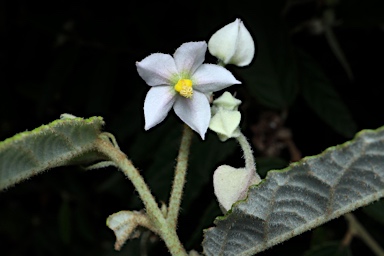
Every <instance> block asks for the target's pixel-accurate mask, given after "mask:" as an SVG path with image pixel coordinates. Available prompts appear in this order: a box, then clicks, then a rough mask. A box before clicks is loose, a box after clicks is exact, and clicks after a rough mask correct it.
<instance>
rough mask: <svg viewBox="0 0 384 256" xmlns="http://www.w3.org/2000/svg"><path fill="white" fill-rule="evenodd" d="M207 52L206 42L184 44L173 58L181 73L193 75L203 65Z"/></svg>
mask: <svg viewBox="0 0 384 256" xmlns="http://www.w3.org/2000/svg"><path fill="white" fill-rule="evenodd" d="M206 51H207V43H206V42H204V41H201V42H189V43H184V44H182V45H181V46H180V47H179V48H177V50H176V51H175V53H174V54H173V57H174V58H175V63H176V66H177V70H178V71H179V73H181V74H183V73H185V72H186V73H188V75H192V74H193V73H194V72H195V70H196V69H197V68H198V67H199V66H200V65H201V64H203V62H204V59H205V52H206Z"/></svg>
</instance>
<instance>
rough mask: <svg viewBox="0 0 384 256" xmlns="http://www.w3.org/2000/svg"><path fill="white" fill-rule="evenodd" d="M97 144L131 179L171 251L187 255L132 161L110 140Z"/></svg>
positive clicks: (100, 141) (174, 253)
mask: <svg viewBox="0 0 384 256" xmlns="http://www.w3.org/2000/svg"><path fill="white" fill-rule="evenodd" d="M96 145H97V149H98V150H99V151H100V152H101V153H103V154H104V155H106V156H107V157H109V158H110V160H111V161H113V162H115V163H116V165H117V166H118V167H119V168H120V169H121V170H122V171H123V173H124V174H125V175H126V176H127V177H128V178H129V179H130V180H131V182H132V183H133V185H134V187H135V189H136V190H137V192H138V193H139V196H140V198H141V200H142V201H143V203H144V205H145V209H146V212H147V215H148V218H149V219H150V220H151V222H152V224H153V226H154V228H155V229H156V230H158V231H159V235H160V237H161V238H162V239H163V240H164V242H165V244H166V245H167V247H168V249H169V251H170V253H171V254H172V255H187V253H186V252H185V249H184V247H183V246H182V244H181V243H180V240H179V238H178V236H177V234H176V230H175V229H174V228H173V227H172V226H171V225H169V224H168V222H167V221H166V219H165V218H164V216H163V214H162V212H161V210H160V209H159V207H158V205H157V203H156V201H155V198H154V197H153V195H152V194H151V191H150V190H149V188H148V186H147V184H146V183H145V181H144V179H143V177H142V176H141V175H140V173H139V171H138V170H137V169H136V168H135V167H134V166H133V164H132V162H131V161H130V160H128V159H127V157H126V155H125V154H124V153H123V152H121V151H120V150H119V149H118V148H116V147H114V146H113V145H112V144H111V142H109V141H106V140H103V139H99V140H98V141H97V144H96Z"/></svg>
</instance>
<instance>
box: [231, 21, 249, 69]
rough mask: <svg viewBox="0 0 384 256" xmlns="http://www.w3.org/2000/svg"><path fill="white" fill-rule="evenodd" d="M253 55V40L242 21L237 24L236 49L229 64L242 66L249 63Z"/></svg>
mask: <svg viewBox="0 0 384 256" xmlns="http://www.w3.org/2000/svg"><path fill="white" fill-rule="evenodd" d="M254 55H255V42H254V41H253V38H252V36H251V34H250V33H249V31H248V29H247V28H246V27H245V26H244V24H243V22H242V21H240V24H239V35H238V38H237V46H236V51H235V53H234V54H233V56H232V58H231V60H229V63H230V64H235V65H236V66H239V67H244V66H247V65H249V63H251V61H252V59H253V56H254Z"/></svg>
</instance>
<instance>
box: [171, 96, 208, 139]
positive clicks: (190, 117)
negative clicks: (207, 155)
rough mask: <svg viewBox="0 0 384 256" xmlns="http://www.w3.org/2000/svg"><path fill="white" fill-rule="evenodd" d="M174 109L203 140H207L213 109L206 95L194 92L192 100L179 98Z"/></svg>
mask: <svg viewBox="0 0 384 256" xmlns="http://www.w3.org/2000/svg"><path fill="white" fill-rule="evenodd" d="M173 109H174V110H175V113H176V115H177V116H178V117H180V119H181V120H182V121H183V122H184V123H186V124H187V125H188V126H189V127H191V128H192V130H194V131H196V132H198V133H199V134H200V136H201V138H202V139H204V138H205V133H206V132H207V129H208V125H209V120H210V119H211V109H210V107H209V102H208V99H207V97H206V96H205V94H203V93H201V92H197V91H194V92H193V96H192V98H190V99H187V98H184V97H177V100H176V102H175V105H174V106H173Z"/></svg>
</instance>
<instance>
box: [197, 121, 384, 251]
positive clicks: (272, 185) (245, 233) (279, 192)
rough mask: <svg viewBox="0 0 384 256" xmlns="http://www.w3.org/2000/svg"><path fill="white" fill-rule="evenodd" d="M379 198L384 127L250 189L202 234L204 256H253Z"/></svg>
mask: <svg viewBox="0 0 384 256" xmlns="http://www.w3.org/2000/svg"><path fill="white" fill-rule="evenodd" d="M383 195H384V127H381V128H379V129H377V130H375V131H374V130H366V131H362V132H360V133H358V135H357V136H356V137H355V139H354V140H352V141H350V142H347V143H344V144H343V145H340V146H336V147H331V148H329V149H327V150H326V151H325V152H323V153H322V154H320V155H318V156H312V157H306V158H304V159H303V160H302V161H300V162H299V163H294V164H291V165H290V166H289V167H288V168H286V169H283V170H279V171H270V172H268V175H267V177H266V179H265V180H264V181H262V182H261V183H260V184H259V185H258V186H252V187H251V188H250V189H249V193H248V198H247V199H245V200H244V201H240V202H238V203H235V204H234V206H232V209H231V210H230V211H229V212H228V214H227V215H225V216H224V217H219V218H217V219H216V221H215V224H216V227H213V228H210V229H208V230H207V231H206V233H205V239H204V242H203V247H204V252H205V253H206V255H254V254H256V253H258V252H261V251H263V250H265V249H267V248H269V247H271V246H273V245H275V244H278V243H281V242H283V241H285V240H288V239H290V238H292V237H293V236H296V235H298V234H301V233H303V232H305V231H307V230H310V229H312V228H314V227H317V226H319V225H321V224H323V223H325V222H327V221H329V220H331V219H334V218H337V217H339V216H341V215H343V214H345V213H347V212H350V211H353V210H355V209H356V208H358V207H361V206H364V205H366V204H368V203H371V202H373V201H375V200H377V199H379V198H380V197H382V196H383Z"/></svg>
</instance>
